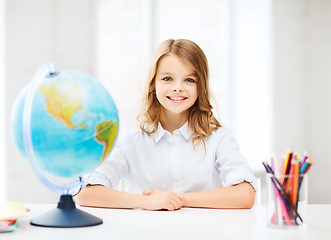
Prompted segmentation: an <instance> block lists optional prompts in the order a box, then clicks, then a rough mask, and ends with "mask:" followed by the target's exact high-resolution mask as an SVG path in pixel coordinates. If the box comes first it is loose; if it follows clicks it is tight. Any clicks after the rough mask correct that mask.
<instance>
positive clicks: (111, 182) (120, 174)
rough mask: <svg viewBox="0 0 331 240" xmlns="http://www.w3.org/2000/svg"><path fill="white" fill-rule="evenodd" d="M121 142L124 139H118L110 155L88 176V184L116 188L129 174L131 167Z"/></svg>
mask: <svg viewBox="0 0 331 240" xmlns="http://www.w3.org/2000/svg"><path fill="white" fill-rule="evenodd" d="M121 142H123V141H117V142H116V146H115V147H114V149H113V151H112V152H111V153H110V155H109V157H108V158H107V159H106V160H105V161H104V162H103V163H102V164H101V165H100V166H99V167H97V168H96V169H95V170H94V171H93V172H91V173H90V174H89V175H88V176H87V177H86V181H85V183H86V185H103V186H106V187H109V188H115V187H116V186H117V185H118V183H119V181H120V180H121V179H122V178H124V177H125V176H127V174H128V171H129V167H128V164H127V161H126V159H125V155H124V153H123V151H122V150H121V147H120V146H121Z"/></svg>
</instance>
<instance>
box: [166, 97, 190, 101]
mask: <svg viewBox="0 0 331 240" xmlns="http://www.w3.org/2000/svg"><path fill="white" fill-rule="evenodd" d="M167 98H168V99H170V100H172V101H183V100H185V99H187V97H181V96H178V97H170V96H167Z"/></svg>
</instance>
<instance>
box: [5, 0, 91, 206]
mask: <svg viewBox="0 0 331 240" xmlns="http://www.w3.org/2000/svg"><path fill="white" fill-rule="evenodd" d="M6 5H7V6H6V13H7V18H6V21H7V22H6V27H7V32H6V33H7V35H6V50H7V51H6V73H7V77H6V93H7V99H6V100H7V114H5V116H6V124H7V126H10V122H9V117H10V112H11V109H12V106H13V103H14V101H15V98H16V97H17V95H18V94H19V92H20V91H21V90H22V88H23V87H24V86H25V85H26V84H27V83H28V82H30V81H31V78H32V77H33V74H34V73H35V72H36V70H37V69H38V68H39V67H40V66H41V65H42V64H44V63H45V62H48V61H53V62H54V63H55V67H56V68H57V69H63V68H65V69H71V70H77V71H81V72H86V73H88V74H90V75H92V76H93V75H94V73H95V64H94V63H95V39H94V38H95V34H94V26H95V14H94V1H89V0H70V1H67V0H30V1H25V0H8V1H6ZM2 116H3V115H2ZM6 139H7V141H8V145H7V173H8V174H7V186H8V189H7V194H8V200H15V201H22V202H57V200H58V198H59V196H58V195H57V194H55V193H53V192H51V191H50V190H48V189H47V188H46V187H45V186H43V185H42V184H41V183H40V181H39V180H38V179H37V177H36V176H35V175H34V174H33V171H32V169H31V168H30V166H29V165H28V163H27V161H26V160H25V159H24V158H23V157H22V156H21V155H20V153H19V152H18V150H17V149H16V147H15V146H14V144H13V142H12V137H11V133H10V131H7V134H6Z"/></svg>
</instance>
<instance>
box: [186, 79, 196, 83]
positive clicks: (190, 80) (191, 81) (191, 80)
mask: <svg viewBox="0 0 331 240" xmlns="http://www.w3.org/2000/svg"><path fill="white" fill-rule="evenodd" d="M186 82H189V83H194V82H195V80H194V79H192V78H188V79H186Z"/></svg>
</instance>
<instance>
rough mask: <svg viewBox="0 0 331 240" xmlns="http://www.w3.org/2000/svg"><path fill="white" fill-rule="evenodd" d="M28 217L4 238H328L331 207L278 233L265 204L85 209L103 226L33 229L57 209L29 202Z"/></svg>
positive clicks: (313, 208)
mask: <svg viewBox="0 0 331 240" xmlns="http://www.w3.org/2000/svg"><path fill="white" fill-rule="evenodd" d="M26 207H28V208H30V209H31V211H30V212H29V214H28V215H27V216H26V217H24V218H22V219H20V221H19V228H18V229H17V230H15V231H14V232H12V233H2V234H0V239H1V240H2V239H4V240H6V239H15V240H20V239H35V240H38V239H43V240H44V239H47V240H49V239H50V240H51V239H56V240H58V239H60V240H65V239H75V238H76V239H75V240H78V239H79V240H81V239H89V240H102V239H111V240H114V239H124V240H125V239H130V240H136V239H144V240H146V239H153V240H154V239H155V240H160V239H180V240H186V239H189V240H195V239H201V240H212V239H254V240H255V239H263V240H265V239H268V240H272V239H275V240H286V239H291V240H292V239H295V240H299V239H300V240H301V239H313V240H318V239H330V237H331V221H329V219H328V217H327V216H330V215H331V205H309V206H308V212H307V216H306V217H307V219H306V222H307V224H308V227H307V228H305V229H297V230H292V229H291V230H288V229H284V230H280V229H273V228H269V227H268V226H267V225H266V206H264V205H258V206H255V207H254V208H252V209H249V210H222V209H198V208H183V209H181V210H178V211H173V212H169V211H144V210H138V209H137V210H124V209H101V208H81V209H82V210H84V211H86V212H88V213H91V214H93V215H95V216H97V217H100V218H102V219H103V222H104V223H103V224H102V225H99V226H94V227H86V228H68V229H67V228H61V229H59V228H44V227H36V226H32V225H30V219H32V218H34V217H37V216H40V215H42V214H43V213H46V212H47V211H49V210H52V209H54V208H55V207H56V205H53V204H27V205H26Z"/></svg>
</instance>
